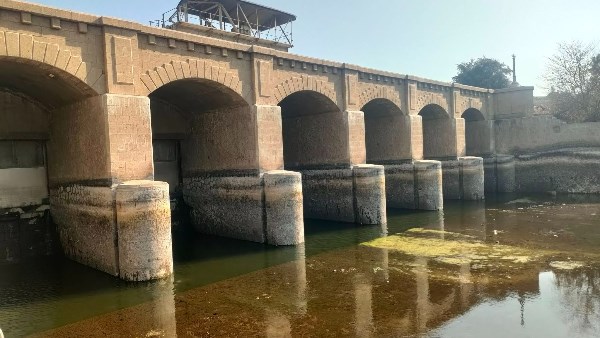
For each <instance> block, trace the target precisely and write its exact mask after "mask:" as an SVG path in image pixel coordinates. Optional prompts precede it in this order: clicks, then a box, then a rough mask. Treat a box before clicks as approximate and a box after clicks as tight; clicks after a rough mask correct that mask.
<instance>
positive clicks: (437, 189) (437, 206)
mask: <svg viewBox="0 0 600 338" xmlns="http://www.w3.org/2000/svg"><path fill="white" fill-rule="evenodd" d="M414 170H415V173H414V175H415V178H414V180H415V193H414V194H415V205H416V209H420V210H441V209H443V208H444V194H443V184H442V182H443V179H442V163H441V162H440V161H415V162H414Z"/></svg>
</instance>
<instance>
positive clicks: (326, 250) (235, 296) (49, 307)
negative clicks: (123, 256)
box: [0, 200, 600, 337]
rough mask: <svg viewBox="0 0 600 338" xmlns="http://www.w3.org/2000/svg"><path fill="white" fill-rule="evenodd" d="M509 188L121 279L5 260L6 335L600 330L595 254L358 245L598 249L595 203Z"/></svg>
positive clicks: (225, 248)
mask: <svg viewBox="0 0 600 338" xmlns="http://www.w3.org/2000/svg"><path fill="white" fill-rule="evenodd" d="M524 201H525V202H524ZM507 202H512V201H493V200H488V201H487V202H486V203H485V206H486V207H487V209H485V207H484V205H483V204H482V203H462V202H461V203H455V204H453V203H449V204H447V205H446V209H445V211H444V212H443V213H418V212H411V213H403V212H395V211H392V212H390V216H389V219H388V227H387V228H378V227H358V226H357V227H353V226H350V225H347V224H338V223H331V222H307V237H306V240H307V243H306V245H305V246H299V247H296V248H270V247H265V246H262V245H260V244H254V243H245V242H238V241H231V240H222V239H215V238H204V239H199V240H195V242H193V243H188V244H184V245H183V246H182V245H179V246H177V242H176V245H175V247H174V248H175V250H176V251H177V254H176V257H178V260H177V264H176V273H175V278H174V280H167V281H162V282H155V283H145V284H135V285H131V284H127V283H122V282H119V281H116V280H115V279H113V278H111V277H109V276H105V275H104V274H101V273H96V272H95V271H93V270H89V269H87V268H83V267H81V266H79V265H77V264H74V263H73V264H72V263H69V264H68V265H67V266H68V267H69V268H65V267H64V265H58V266H52V267H50V266H47V267H44V266H43V265H41V266H38V267H37V269H39V270H40V271H44V272H43V273H40V272H38V273H37V274H36V273H35V270H36V269H34V268H32V267H29V268H23V267H24V266H25V265H20V266H21V268H17V267H16V266H13V267H12V268H5V267H2V269H3V270H2V272H3V273H2V275H0V299H2V300H3V302H4V303H0V327H2V328H3V329H4V328H9V330H11V331H10V334H9V333H8V331H7V330H5V334H7V335H8V337H12V336H21V335H25V334H28V333H34V332H41V335H42V336H55V337H64V336H74V335H78V334H80V335H89V334H92V335H93V334H94V333H97V335H98V336H111V335H115V336H137V337H144V336H165V337H175V336H182V337H183V336H192V335H195V336H267V337H287V336H290V335H293V336H319V337H322V336H360V337H368V336H422V335H424V334H425V335H431V336H432V337H437V336H443V337H481V336H486V337H494V336H497V337H506V336H548V337H551V336H559V337H570V336H573V337H574V336H577V337H597V336H600V327H599V326H600V324H599V323H600V269H599V267H598V266H597V265H588V266H586V267H584V268H580V269H576V270H571V271H562V270H556V269H554V270H552V271H550V270H549V267H548V265H547V264H546V262H545V261H544V262H539V263H536V264H533V263H532V264H531V265H528V266H527V267H526V268H518V267H513V268H512V269H511V270H508V271H505V270H502V271H498V270H497V269H495V267H493V266H492V267H489V268H482V267H481V266H478V265H481V264H478V263H475V262H474V261H471V262H470V261H468V260H467V261H460V262H458V263H455V264H451V263H448V262H443V261H440V260H438V259H436V258H431V257H429V258H425V257H418V256H411V255H409V254H406V253H402V252H399V251H396V250H391V249H379V248H373V247H365V246H359V245H357V244H358V243H362V242H365V241H369V240H372V239H374V238H376V237H380V236H387V233H388V232H389V233H390V234H396V233H398V232H402V231H404V230H405V229H406V228H408V227H426V228H428V229H434V230H445V231H452V232H459V233H462V234H465V235H469V236H472V237H473V238H476V239H479V240H482V241H486V242H488V243H492V244H494V243H496V242H497V241H499V242H502V243H507V244H511V245H515V246H524V247H527V248H540V249H548V248H552V249H553V250H564V251H565V252H568V253H569V257H572V258H573V259H575V257H577V256H578V255H584V256H585V255H587V256H585V257H588V256H589V257H595V258H593V259H592V261H594V260H596V261H597V260H598V254H597V252H598V246H599V245H600V227H598V226H597V225H596V222H597V221H596V219H595V218H594V217H595V216H593V215H597V214H598V212H599V211H600V203H597V202H594V203H587V204H576V203H571V204H569V201H563V200H561V201H546V200H537V201H536V200H533V201H531V200H529V202H528V201H526V200H521V201H519V202H516V203H508V204H507ZM580 202H581V201H578V203H580ZM563 203H564V204H565V205H563ZM549 220H550V221H549ZM493 230H497V232H498V233H497V234H495V233H494V231H493ZM442 235H443V236H444V238H445V241H450V240H452V236H451V235H448V234H447V233H444V232H438V233H436V235H435V236H437V237H436V239H437V238H439V236H442ZM593 255H596V256H593ZM565 259H566V258H565ZM61 264H62V263H61ZM60 266H62V268H60ZM11 269H12V270H11ZM19 269H21V271H19ZM6 272H10V274H9V275H10V276H11V277H10V278H8V277H6V276H7V274H5V273H6ZM500 272H501V273H500ZM86 276H87V277H86ZM103 276H104V277H103ZM102 278H105V279H102ZM23 295H27V296H23ZM90 304H94V306H90ZM136 304H137V305H136ZM98 308H100V310H99V309H98ZM14 323H17V324H14ZM65 324H69V325H67V326H63V325H65ZM53 327H59V328H58V329H54V330H51V331H46V330H48V329H50V328H53Z"/></svg>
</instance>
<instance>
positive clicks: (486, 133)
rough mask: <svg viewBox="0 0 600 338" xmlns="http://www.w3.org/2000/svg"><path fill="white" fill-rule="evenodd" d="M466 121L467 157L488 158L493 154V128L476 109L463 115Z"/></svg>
mask: <svg viewBox="0 0 600 338" xmlns="http://www.w3.org/2000/svg"><path fill="white" fill-rule="evenodd" d="M462 118H464V119H465V150H466V154H467V155H477V156H486V155H488V154H490V153H492V149H491V147H492V144H491V137H492V136H491V126H490V124H489V123H488V121H486V120H485V117H484V116H483V114H482V113H481V111H479V110H478V109H475V108H469V109H467V110H465V112H464V113H463V114H462Z"/></svg>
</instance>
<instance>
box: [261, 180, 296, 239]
mask: <svg viewBox="0 0 600 338" xmlns="http://www.w3.org/2000/svg"><path fill="white" fill-rule="evenodd" d="M263 180H264V194H265V215H266V220H265V223H266V224H265V229H266V231H265V232H266V234H265V235H266V239H267V243H268V244H271V245H297V244H300V243H304V215H303V205H302V176H301V175H300V173H296V172H291V171H283V170H276V171H269V172H266V173H265V174H264V175H263Z"/></svg>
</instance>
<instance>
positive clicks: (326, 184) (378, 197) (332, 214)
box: [302, 164, 387, 224]
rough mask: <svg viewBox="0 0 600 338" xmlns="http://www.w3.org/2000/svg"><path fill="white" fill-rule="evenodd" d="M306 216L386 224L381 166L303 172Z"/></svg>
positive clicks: (383, 179) (366, 165) (383, 177)
mask: <svg viewBox="0 0 600 338" xmlns="http://www.w3.org/2000/svg"><path fill="white" fill-rule="evenodd" d="M302 190H303V196H304V215H305V217H306V218H315V219H323V220H331V221H339V222H349V223H358V224H385V223H386V222H387V217H386V201H385V173H384V167H383V166H380V165H369V164H364V165H356V166H353V167H352V168H347V169H323V170H303V171H302Z"/></svg>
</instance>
